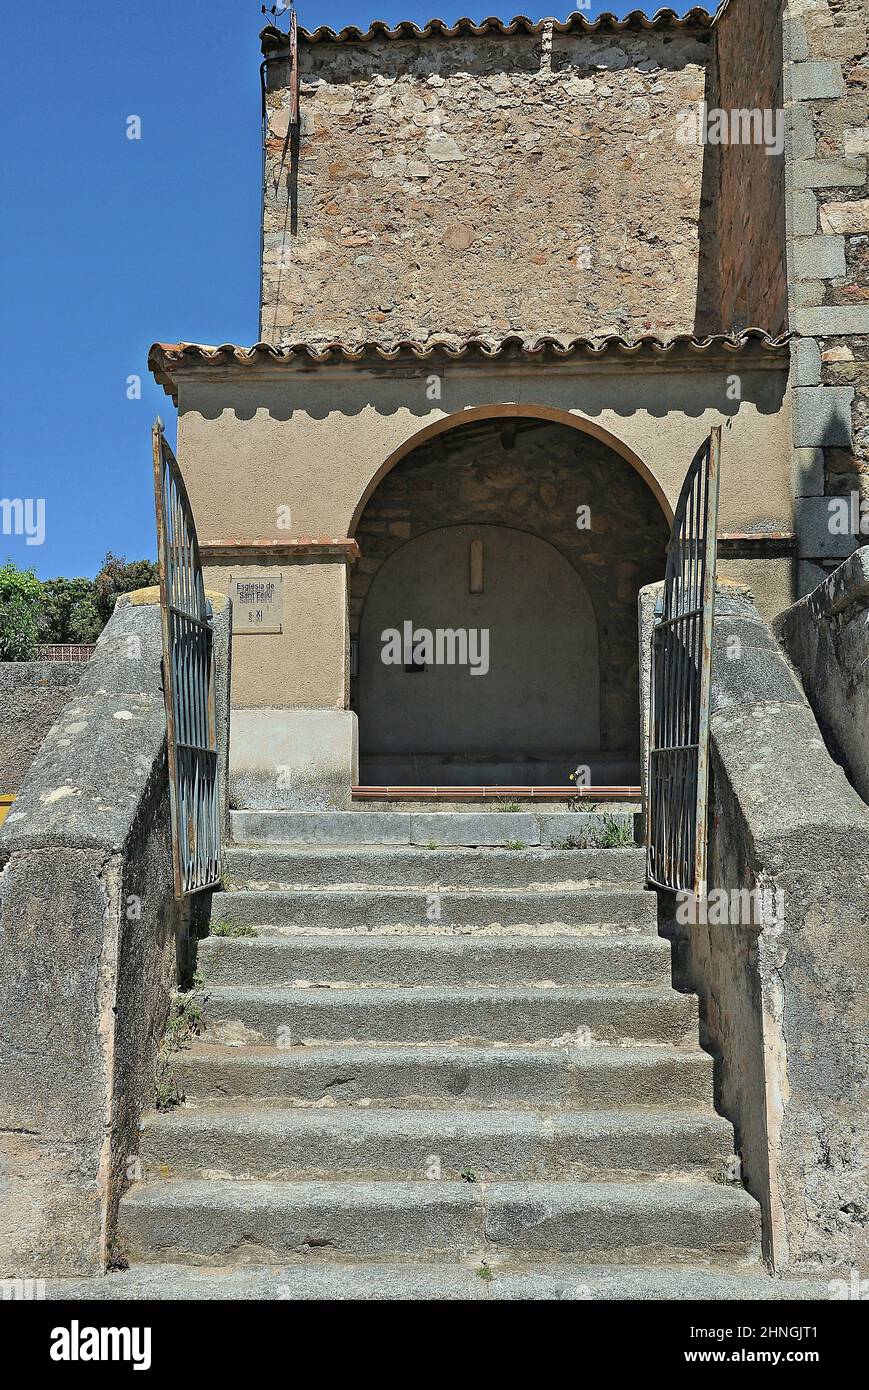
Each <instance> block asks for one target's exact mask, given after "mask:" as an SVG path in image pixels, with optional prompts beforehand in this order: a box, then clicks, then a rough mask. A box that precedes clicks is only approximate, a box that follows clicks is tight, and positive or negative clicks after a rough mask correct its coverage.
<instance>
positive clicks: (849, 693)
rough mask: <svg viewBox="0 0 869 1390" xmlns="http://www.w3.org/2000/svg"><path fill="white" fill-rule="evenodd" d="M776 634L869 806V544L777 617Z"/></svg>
mask: <svg viewBox="0 0 869 1390" xmlns="http://www.w3.org/2000/svg"><path fill="white" fill-rule="evenodd" d="M773 630H774V632H775V634H776V636H777V637H778V640H779V641H780V642H781V644H782V646H783V647H784V649H785V651H786V652H787V654H788V656H789V657H790V659H791V661H792V662H793V664H794V666H795V667H796V670H797V673H798V675H799V676H800V679H801V680H802V682H803V689H804V690H805V693H806V695H807V697H808V700H809V703H810V705H811V706H812V709H813V710H814V712H815V717H816V719H817V721H818V723H819V725H820V727H821V731H822V732H823V734H824V737H825V738H826V740H827V745H828V747H829V748H830V750H831V752H832V753H833V756H834V757H835V758H836V760H837V761H838V762H840V763H841V764H842V766H843V767H844V769H845V772H846V773H847V775H848V777H849V779H850V781H851V783H852V784H853V786H854V787H855V788H856V790H857V791H858V792H859V793H860V795H861V796H862V798H863V800H864V801H866V802H869V546H863V547H862V548H861V549H860V550H858V551H856V552H855V553H854V554H853V555H852V556H850V558H849V559H847V560H846V561H845V562H844V564H842V565H840V566H839V568H838V569H837V570H836V571H835V572H834V573H833V574H832V575H831V576H830V578H829V579H828V580H826V582H825V583H824V584H822V585H821V586H820V587H819V588H817V589H815V591H814V592H813V593H811V594H809V595H808V596H807V597H806V598H804V599H801V601H800V602H799V603H796V604H794V606H793V608H788V609H787V610H786V611H785V612H784V613H781V614H779V616H778V618H776V620H775V622H774V624H773Z"/></svg>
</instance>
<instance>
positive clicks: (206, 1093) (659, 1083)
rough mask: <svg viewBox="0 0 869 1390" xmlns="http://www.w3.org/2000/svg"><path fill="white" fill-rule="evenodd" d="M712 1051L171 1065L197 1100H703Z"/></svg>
mask: <svg viewBox="0 0 869 1390" xmlns="http://www.w3.org/2000/svg"><path fill="white" fill-rule="evenodd" d="M712 1066H713V1062H712V1058H711V1057H710V1056H709V1055H708V1053H706V1052H701V1051H699V1050H692V1051H687V1050H686V1051H682V1050H679V1049H677V1048H674V1047H670V1046H665V1047H649V1046H646V1047H608V1046H606V1045H605V1044H597V1045H596V1046H593V1047H579V1046H576V1045H574V1046H573V1047H571V1048H567V1047H558V1048H548V1047H547V1048H532V1047H527V1046H526V1047H512V1048H509V1047H491V1046H490V1047H461V1048H455V1047H453V1048H451V1047H445V1046H439V1047H438V1046H435V1047H389V1046H384V1045H381V1046H369V1047H361V1046H347V1045H345V1046H340V1045H338V1046H334V1045H333V1046H327V1047H295V1048H290V1049H279V1048H266V1049H262V1050H260V1049H257V1048H252V1047H244V1048H238V1047H227V1048H221V1047H216V1046H207V1045H206V1046H201V1045H200V1044H198V1043H196V1044H194V1046H193V1048H192V1049H190V1050H186V1051H183V1052H180V1053H178V1054H176V1055H175V1057H174V1058H173V1065H172V1070H173V1073H174V1075H175V1077H176V1080H177V1081H178V1084H179V1086H180V1088H181V1090H182V1093H183V1094H185V1095H186V1096H187V1097H188V1099H194V1100H195V1101H196V1103H197V1104H202V1103H209V1102H212V1101H213V1102H225V1101H227V1100H230V1101H232V1100H236V1101H248V1100H254V1099H255V1100H262V1101H265V1102H266V1103H268V1104H270V1105H274V1104H277V1103H292V1101H293V1100H294V1099H295V1100H303V1101H320V1100H323V1099H324V1098H326V1097H331V1098H332V1099H333V1100H335V1101H337V1102H342V1103H346V1102H352V1101H354V1100H359V1099H365V1098H368V1099H371V1100H373V1101H375V1102H379V1103H385V1102H390V1103H392V1104H395V1105H401V1104H409V1103H410V1102H411V1099H413V1100H415V1101H416V1102H417V1103H419V1101H420V1100H421V1099H426V1100H428V1101H429V1103H433V1104H447V1103H448V1104H451V1105H454V1106H455V1105H457V1104H467V1105H481V1104H507V1105H561V1106H570V1107H573V1108H579V1107H583V1106H592V1107H595V1106H596V1107H599V1108H602V1107H604V1106H607V1105H613V1104H617V1105H626V1106H629V1105H660V1104H663V1103H665V1102H667V1103H670V1104H672V1105H697V1106H700V1105H705V1104H708V1103H709V1100H710V1098H711V1096H712Z"/></svg>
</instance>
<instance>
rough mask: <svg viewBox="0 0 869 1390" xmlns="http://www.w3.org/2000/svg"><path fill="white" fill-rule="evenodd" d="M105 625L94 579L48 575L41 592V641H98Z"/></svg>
mask: <svg viewBox="0 0 869 1390" xmlns="http://www.w3.org/2000/svg"><path fill="white" fill-rule="evenodd" d="M102 628H103V621H102V618H101V617H100V615H99V613H98V611H97V603H96V589H95V587H94V581H93V580H92V579H66V578H64V577H63V576H60V577H59V578H57V579H45V580H43V582H42V589H41V593H40V612H39V640H40V642H95V641H96V640H97V638H98V637H99V635H100V632H101V631H102Z"/></svg>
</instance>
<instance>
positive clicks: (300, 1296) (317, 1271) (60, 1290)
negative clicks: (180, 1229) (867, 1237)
mask: <svg viewBox="0 0 869 1390" xmlns="http://www.w3.org/2000/svg"><path fill="white" fill-rule="evenodd" d="M491 1258H492V1256H491V1255H487V1256H486V1259H487V1263H486V1265H483V1264H482V1263H480V1262H477V1263H466V1264H459V1263H458V1262H456V1263H450V1264H437V1265H434V1264H423V1263H421V1262H419V1261H416V1260H409V1261H407V1262H405V1263H404V1264H381V1263H380V1262H377V1263H374V1264H364V1263H358V1264H347V1263H344V1262H342V1263H331V1262H330V1263H326V1262H322V1261H317V1260H314V1261H312V1260H311V1259H309V1258H306V1257H304V1256H302V1257H301V1258H300V1259H298V1260H297V1261H295V1262H294V1263H292V1264H284V1265H282V1266H276V1267H267V1266H266V1267H263V1266H236V1267H234V1268H228V1269H226V1268H224V1269H222V1270H215V1269H209V1268H201V1267H197V1266H190V1265H153V1264H152V1265H142V1266H139V1267H138V1268H136V1269H126V1270H117V1271H115V1272H113V1273H111V1274H106V1275H103V1276H102V1277H94V1278H89V1279H49V1280H47V1282H46V1288H45V1297H46V1299H48V1300H56V1299H63V1300H66V1301H69V1302H75V1303H78V1302H79V1301H94V1300H98V1301H100V1302H109V1301H114V1300H117V1299H120V1300H127V1299H129V1300H131V1301H132V1300H136V1301H139V1300H144V1301H150V1300H152V1299H153V1300H157V1301H161V1302H167V1301H175V1300H181V1299H183V1300H185V1301H190V1302H197V1301H202V1300H206V1299H207V1300H209V1301H212V1300H214V1301H217V1300H221V1301H225V1300H228V1299H232V1300H233V1301H236V1302H238V1301H253V1300H256V1301H258V1302H276V1301H279V1300H281V1301H291V1302H295V1301H297V1300H298V1301H300V1302H301V1301H309V1300H315V1299H316V1300H318V1301H323V1302H332V1301H335V1302H348V1301H358V1302H415V1301H420V1302H423V1301H431V1302H451V1301H456V1302H458V1301H462V1302H495V1303H498V1302H506V1301H510V1302H514V1301H519V1300H521V1301H523V1302H532V1301H541V1300H547V1301H552V1300H558V1301H572V1300H580V1301H586V1302H591V1303H596V1302H610V1303H614V1302H621V1301H626V1300H628V1301H630V1302H655V1301H661V1302H668V1303H674V1302H679V1303H684V1302H686V1301H687V1302H715V1303H724V1302H735V1301H739V1302H753V1301H758V1302H760V1301H774V1300H779V1299H784V1300H789V1301H794V1302H797V1301H812V1302H815V1301H824V1300H826V1299H827V1298H828V1297H829V1293H828V1289H827V1281H826V1280H823V1281H816V1280H809V1279H773V1278H770V1277H769V1276H768V1275H767V1274H765V1273H763V1271H762V1270H757V1271H753V1270H747V1271H745V1272H739V1273H730V1272H728V1271H726V1270H721V1269H692V1268H686V1267H684V1266H683V1267H681V1268H680V1267H679V1266H676V1267H666V1268H665V1267H660V1266H659V1267H657V1268H654V1267H651V1268H650V1267H649V1266H643V1265H609V1266H606V1267H603V1268H602V1267H600V1266H596V1265H582V1266H581V1267H580V1268H579V1269H577V1268H576V1267H575V1266H568V1267H561V1268H559V1267H557V1266H549V1265H543V1266H540V1267H538V1268H532V1269H515V1268H510V1267H506V1268H504V1267H501V1266H499V1265H498V1264H496V1263H493V1264H491V1265H490V1264H488V1260H489V1259H491Z"/></svg>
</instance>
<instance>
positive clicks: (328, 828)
mask: <svg viewBox="0 0 869 1390" xmlns="http://www.w3.org/2000/svg"><path fill="white" fill-rule="evenodd" d="M230 817H231V834H232V840H233V842H234V843H235V844H237V845H242V844H247V845H251V844H253V845H275V844H284V845H430V844H435V845H468V846H475V845H483V846H487V845H512V844H516V842H521V843H522V844H523V845H526V846H529V845H551V844H552V842H553V840H556V841H559V840H563V839H567V838H569V839H571V840H575V841H578V842H579V847H582V846H588V847H589V848H593V847H594V846H595V845H604V846H607V845H609V846H610V847H614V846H613V841H614V840H616V839H617V838H618V835H617V832H624V833H626V834H630V835H631V836H634V834H635V825H636V820H637V818H636V816H635V815H633V814H632V813H630V812H626V811H613V812H606V811H576V812H572V811H555V812H549V813H547V812H544V811H540V812H530V811H515V812H509V811H232V812H231V813H230Z"/></svg>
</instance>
